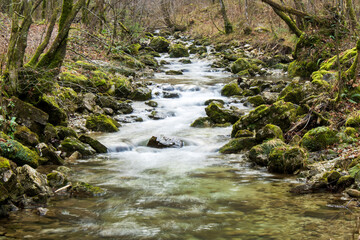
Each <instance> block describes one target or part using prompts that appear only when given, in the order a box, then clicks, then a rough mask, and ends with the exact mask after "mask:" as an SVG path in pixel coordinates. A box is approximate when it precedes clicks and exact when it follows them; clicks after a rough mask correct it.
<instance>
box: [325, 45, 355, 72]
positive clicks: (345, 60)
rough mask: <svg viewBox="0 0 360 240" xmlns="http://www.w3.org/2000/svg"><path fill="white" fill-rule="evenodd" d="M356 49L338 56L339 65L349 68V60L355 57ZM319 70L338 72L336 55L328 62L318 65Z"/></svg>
mask: <svg viewBox="0 0 360 240" xmlns="http://www.w3.org/2000/svg"><path fill="white" fill-rule="evenodd" d="M356 53H357V51H356V48H352V49H348V50H346V51H345V52H342V53H341V54H340V59H339V61H340V64H341V65H347V66H348V68H349V67H350V66H351V60H352V59H353V58H354V57H355V56H356ZM320 70H326V71H329V70H338V66H337V55H335V56H333V57H332V58H329V59H328V60H326V61H324V62H322V63H321V65H320Z"/></svg>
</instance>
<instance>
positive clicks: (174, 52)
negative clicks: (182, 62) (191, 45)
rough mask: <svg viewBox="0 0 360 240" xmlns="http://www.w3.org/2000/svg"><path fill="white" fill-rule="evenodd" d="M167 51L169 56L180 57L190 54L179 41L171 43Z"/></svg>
mask: <svg viewBox="0 0 360 240" xmlns="http://www.w3.org/2000/svg"><path fill="white" fill-rule="evenodd" d="M169 53H170V57H171V58H180V57H189V56H190V54H189V51H188V49H187V48H186V47H185V46H184V45H182V44H180V43H178V44H174V45H172V46H171V47H170V51H169Z"/></svg>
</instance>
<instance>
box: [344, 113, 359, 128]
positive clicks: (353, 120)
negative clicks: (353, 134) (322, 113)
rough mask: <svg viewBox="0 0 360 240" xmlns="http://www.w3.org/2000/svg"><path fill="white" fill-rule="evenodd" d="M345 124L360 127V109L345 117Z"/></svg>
mask: <svg viewBox="0 0 360 240" xmlns="http://www.w3.org/2000/svg"><path fill="white" fill-rule="evenodd" d="M345 126H347V127H353V128H358V127H360V111H357V112H353V113H351V114H350V115H349V116H348V118H347V119H346V123H345Z"/></svg>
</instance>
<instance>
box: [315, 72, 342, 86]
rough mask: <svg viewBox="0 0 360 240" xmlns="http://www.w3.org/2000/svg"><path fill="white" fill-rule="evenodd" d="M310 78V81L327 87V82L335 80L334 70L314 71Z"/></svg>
mask: <svg viewBox="0 0 360 240" xmlns="http://www.w3.org/2000/svg"><path fill="white" fill-rule="evenodd" d="M311 79H312V83H314V84H317V85H322V87H326V88H329V87H330V84H329V82H335V80H336V72H331V71H327V70H319V71H315V72H313V73H312V74H311Z"/></svg>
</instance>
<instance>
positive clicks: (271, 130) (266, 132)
mask: <svg viewBox="0 0 360 240" xmlns="http://www.w3.org/2000/svg"><path fill="white" fill-rule="evenodd" d="M273 138H278V139H280V140H283V141H284V136H283V131H282V130H281V128H280V127H278V126H276V125H274V124H267V125H266V126H265V127H263V128H261V129H260V130H259V131H258V132H257V133H256V141H258V142H262V141H264V140H269V139H273Z"/></svg>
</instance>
